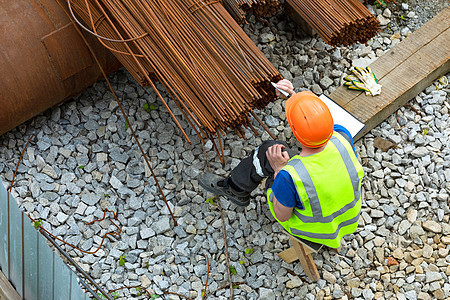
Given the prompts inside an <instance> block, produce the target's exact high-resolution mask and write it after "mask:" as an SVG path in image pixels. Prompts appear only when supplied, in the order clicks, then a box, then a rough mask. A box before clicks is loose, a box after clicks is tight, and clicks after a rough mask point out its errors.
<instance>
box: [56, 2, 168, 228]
mask: <svg viewBox="0 0 450 300" xmlns="http://www.w3.org/2000/svg"><path fill="white" fill-rule="evenodd" d="M57 1H58V4H59V5H60V6H61V8H62V9H63V10H64V12H65V13H66V14H67V17H68V18H69V19H70V21H71V22H72V23H73V25H74V27H75V29H76V30H77V32H78V33H79V34H80V37H81V38H82V39H83V41H84V43H85V44H86V46H87V47H88V49H89V52H90V53H91V54H92V56H93V58H94V60H95V62H96V63H97V65H98V67H99V69H100V70H101V72H102V74H103V77H104V78H105V80H106V83H107V84H108V86H109V89H110V90H111V92H112V94H113V96H114V98H115V99H116V101H117V104H118V105H119V108H120V110H121V112H122V115H123V117H124V119H125V121H126V122H127V124H128V125H129V128H130V130H131V133H132V135H133V138H134V140H135V141H136V144H137V145H138V147H139V150H140V151H141V153H142V156H143V157H144V160H145V162H146V164H147V166H148V168H149V169H150V172H151V173H152V177H153V178H154V179H155V182H156V185H157V187H158V190H159V192H160V194H161V196H162V198H163V200H164V203H165V204H166V207H167V209H168V210H169V213H170V215H171V216H172V220H173V222H174V224H175V226H177V220H176V219H175V216H174V215H173V213H172V210H171V209H170V206H169V203H168V201H167V199H166V196H165V195H164V193H163V191H162V188H161V186H160V185H159V182H158V179H157V178H156V175H155V173H154V172H153V169H152V167H151V165H150V162H149V161H148V158H147V155H146V154H145V152H144V150H143V149H142V146H141V143H140V142H139V140H138V138H137V136H136V134H135V133H134V129H133V126H132V124H131V123H130V121H129V119H128V116H127V114H126V113H125V110H124V109H123V107H122V104H121V103H120V101H119V98H117V95H116V93H115V92H114V89H113V88H112V85H111V82H110V81H109V80H108V77H107V76H106V73H105V71H104V70H103V68H102V66H101V64H100V62H99V60H98V58H97V56H96V55H95V53H94V51H93V50H92V48H91V46H90V45H89V43H88V42H87V40H86V38H85V37H84V35H83V33H82V32H81V30H80V28H79V27H78V26H76V24H75V21H74V20H73V19H72V18H71V16H70V14H69V13H67V11H66V10H65V9H64V7H63V5H62V4H61V3H60V2H59V1H60V0H57ZM68 1H70V0H68Z"/></svg>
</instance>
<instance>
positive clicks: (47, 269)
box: [37, 234, 54, 300]
mask: <svg viewBox="0 0 450 300" xmlns="http://www.w3.org/2000/svg"><path fill="white" fill-rule="evenodd" d="M45 241H46V239H45V238H44V237H43V236H42V235H40V234H39V236H38V245H39V246H38V247H39V250H38V271H39V277H38V298H37V299H39V300H45V299H49V300H50V299H53V278H54V267H53V265H54V264H53V252H52V250H51V249H50V248H49V246H48V245H47V244H46V242H45Z"/></svg>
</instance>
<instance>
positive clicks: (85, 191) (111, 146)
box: [0, 0, 450, 300]
mask: <svg viewBox="0 0 450 300" xmlns="http://www.w3.org/2000/svg"><path fill="white" fill-rule="evenodd" d="M397 1H398V2H399V7H400V8H398V7H396V6H394V5H393V4H389V8H387V9H386V8H377V7H376V6H370V5H369V9H371V10H372V11H373V12H374V13H376V14H377V15H378V16H379V19H380V21H383V23H385V25H383V28H384V31H383V32H380V33H379V35H378V36H377V37H375V38H373V39H372V40H371V41H369V42H368V44H367V45H354V46H352V47H338V48H331V47H329V46H328V45H326V44H325V43H324V42H323V41H322V40H321V39H320V38H318V37H317V36H315V37H304V36H301V35H300V34H299V33H298V30H297V29H296V27H295V26H294V24H292V22H290V21H289V20H288V19H286V17H285V16H284V15H283V14H279V15H277V16H275V17H273V18H271V19H269V21H270V24H272V25H271V26H268V25H266V24H264V23H261V22H259V21H257V20H256V18H254V17H252V16H250V17H249V18H248V19H249V24H248V25H245V26H244V30H245V31H246V32H247V34H249V36H250V37H251V38H252V39H253V41H254V42H255V43H256V44H257V45H258V46H259V47H260V49H261V50H262V51H263V53H264V54H265V55H266V56H267V57H268V58H269V60H270V61H271V62H272V63H273V64H274V66H275V67H276V68H278V70H280V72H281V73H282V75H283V76H284V77H285V78H287V79H290V80H292V81H293V83H294V86H296V87H297V91H300V90H303V89H309V90H312V91H313V92H314V93H317V94H320V93H325V94H329V93H331V92H332V91H333V90H335V89H336V88H337V87H338V86H339V85H340V84H341V82H342V78H343V76H344V74H345V73H346V72H348V69H349V67H350V66H351V65H352V64H356V65H358V64H367V63H369V62H371V61H373V60H374V59H376V57H379V56H381V55H382V54H383V53H384V52H385V51H387V50H388V49H390V48H391V47H392V46H393V45H395V44H397V43H398V42H400V41H401V40H402V39H403V38H405V36H407V35H408V34H410V33H411V32H412V31H414V30H416V29H417V28H419V27H420V26H421V25H423V24H424V23H425V22H426V21H427V20H429V19H431V18H432V17H433V16H434V15H435V14H436V13H438V12H439V11H440V10H441V9H443V8H444V7H446V6H448V3H446V1H444V0H442V1H436V0H434V1H414V0H410V1H409V2H407V3H400V0H397ZM400 15H401V16H402V17H400ZM380 16H381V17H380ZM109 78H110V80H111V82H112V85H113V88H114V90H115V91H116V93H117V94H118V96H119V97H120V99H121V101H122V104H123V106H124V109H125V110H126V111H127V112H128V114H129V116H130V124H131V125H132V126H133V128H135V129H136V132H137V136H138V138H139V140H140V142H141V143H142V146H143V149H144V151H145V152H146V153H147V155H148V157H149V159H150V162H151V165H152V168H153V170H154V172H155V174H156V176H157V178H158V181H159V184H160V185H161V187H162V189H163V191H164V194H165V196H166V198H167V200H168V201H169V202H170V206H171V209H172V211H173V212H174V215H175V218H176V220H177V222H178V225H177V226H174V222H173V220H172V218H171V216H170V214H169V211H168V209H167V208H166V206H165V204H164V201H163V200H162V199H161V196H160V194H159V192H158V189H157V187H156V184H155V180H154V179H153V178H152V177H151V174H150V171H149V170H148V168H147V167H146V165H145V163H144V160H143V159H142V156H141V153H140V151H139V149H138V147H137V145H136V143H135V142H134V140H133V139H132V136H131V133H130V129H129V128H128V124H125V121H124V120H123V118H122V115H121V112H120V110H119V109H118V106H117V104H116V102H115V100H114V98H113V96H112V94H111V92H110V91H109V90H108V88H107V86H106V84H105V81H100V82H98V83H96V84H94V85H93V86H92V87H90V88H88V89H87V90H86V91H85V92H83V93H82V94H80V95H79V96H77V97H75V98H74V99H72V100H69V101H67V102H65V103H63V104H61V105H60V106H58V107H54V108H52V109H49V110H48V111H46V112H44V113H43V114H41V115H39V116H37V117H35V118H33V119H32V120H30V121H28V122H26V123H25V124H22V125H21V126H19V127H17V128H16V129H13V130H11V131H10V132H8V133H6V134H4V135H3V136H1V137H0V146H1V147H0V174H1V177H2V180H3V181H4V184H5V185H8V186H9V183H10V182H11V180H12V177H13V171H14V169H15V166H16V164H17V161H18V159H19V157H20V151H21V150H22V149H23V147H24V145H25V143H26V141H27V140H28V138H29V137H30V136H31V134H34V135H35V136H36V140H34V141H33V142H32V143H31V144H30V145H29V146H28V148H27V150H26V153H25V155H24V158H23V160H22V162H21V164H20V166H19V169H18V174H17V177H16V181H15V184H14V196H15V197H16V199H17V200H18V202H19V205H20V206H21V207H22V208H23V209H24V210H25V211H26V213H27V214H29V215H31V216H32V217H33V218H35V219H42V221H43V227H44V228H46V229H48V230H49V231H50V232H52V233H53V234H54V235H56V236H59V237H61V238H63V239H64V240H66V241H68V242H70V243H72V244H74V245H76V246H77V247H79V248H80V249H83V250H85V251H93V250H95V249H97V248H98V246H99V245H100V242H101V238H102V236H103V235H104V234H105V233H107V232H112V231H114V230H115V228H114V226H113V225H112V224H111V223H110V221H108V220H104V221H101V222H99V223H94V224H92V225H87V223H88V222H91V221H93V220H94V219H99V218H101V217H102V216H103V209H105V208H108V209H110V210H114V211H115V210H116V209H117V210H118V221H117V223H118V225H119V226H120V227H121V228H122V234H121V235H120V236H109V237H108V238H107V239H106V240H105V243H104V244H103V246H102V248H101V249H100V250H99V251H98V252H96V253H95V254H84V253H82V252H81V251H78V250H74V249H72V248H70V247H65V246H63V247H64V248H65V249H66V250H67V252H68V253H69V254H70V255H71V256H72V257H73V258H74V259H75V260H76V261H77V262H78V263H79V264H80V266H81V267H82V268H83V269H85V270H86V271H88V272H89V274H90V275H91V276H92V277H93V278H95V279H96V280H97V282H98V283H100V284H101V285H102V286H104V287H105V288H106V289H107V290H113V289H117V288H120V287H124V286H136V285H142V286H143V287H145V288H147V289H148V291H150V293H151V294H159V295H160V294H162V293H163V292H166V291H170V292H175V293H179V294H182V295H184V296H187V297H191V298H193V299H194V298H195V299H201V297H202V294H201V290H202V289H203V288H204V285H205V283H206V279H207V275H208V266H207V261H206V257H208V258H209V281H208V289H207V294H208V295H209V296H208V298H209V299H228V297H229V295H230V291H229V289H227V288H225V289H220V288H221V287H222V286H224V285H226V282H227V278H228V277H227V266H226V260H225V254H224V240H223V235H222V222H221V217H220V212H219V209H218V206H217V203H214V205H213V204H212V203H210V202H209V201H207V199H208V198H209V197H211V195H209V194H206V193H205V192H204V191H203V190H202V189H201V188H200V187H199V185H198V182H197V180H196V177H197V175H198V174H199V173H200V172H203V171H204V170H207V169H208V168H210V169H211V170H213V171H215V172H216V173H218V174H227V173H228V172H229V171H230V170H231V168H233V167H234V166H235V165H236V164H237V163H238V162H239V159H240V158H242V157H244V156H246V155H248V154H249V153H250V152H251V150H252V149H253V147H255V146H257V145H258V144H259V143H260V142H261V141H262V140H266V139H270V137H269V135H268V134H267V133H266V132H264V131H263V130H262V128H261V127H260V126H259V125H258V123H257V122H254V126H255V128H257V130H258V131H259V133H260V135H259V136H255V135H254V133H253V132H252V131H251V130H246V131H245V135H246V138H247V139H245V140H244V139H239V138H238V137H237V136H236V135H234V134H232V133H230V134H228V135H227V136H225V139H224V154H225V156H226V163H225V166H222V164H221V163H220V160H219V158H218V156H217V154H216V152H215V150H214V148H213V145H212V143H211V142H210V141H208V142H207V143H206V144H205V146H204V148H203V147H202V145H201V143H200V140H199V138H198V137H197V136H196V134H195V132H194V130H193V129H192V128H190V127H189V125H188V123H187V122H186V121H185V120H183V118H182V114H181V112H180V111H179V110H178V109H176V108H174V110H173V111H174V113H175V115H176V116H177V117H178V119H179V120H180V123H181V124H182V126H183V127H184V128H186V132H187V133H188V134H189V135H190V139H191V141H192V144H189V143H188V142H187V141H186V140H185V139H184V137H183V135H182V134H181V133H180V131H179V130H178V129H177V127H176V125H175V124H174V122H173V121H172V119H171V117H170V115H169V113H168V112H167V111H166V109H165V108H164V107H163V105H162V104H161V103H160V102H159V100H158V99H157V98H156V94H155V93H154V92H153V91H152V90H151V89H147V88H142V87H140V86H139V85H138V84H137V83H136V82H135V81H134V79H133V78H132V77H131V76H130V75H129V74H128V73H127V72H126V71H125V70H123V69H121V70H119V71H117V72H116V73H114V74H112V75H111V76H110V77H109ZM447 79H448V80H450V75H449V74H447ZM441 81H442V82H444V81H443V80H441ZM442 82H439V81H436V82H434V83H433V84H432V85H431V86H430V87H428V88H426V89H425V90H424V91H423V92H421V93H420V94H419V95H418V96H417V97H415V98H414V99H411V101H410V102H409V104H408V105H406V106H405V107H402V108H400V109H399V110H398V111H397V112H396V113H395V114H393V115H392V116H390V117H389V118H388V119H387V120H385V121H384V122H382V123H381V124H380V125H379V126H377V127H376V128H375V129H373V130H372V131H371V132H370V133H369V134H367V135H366V136H365V137H364V138H362V139H361V140H359V141H358V142H357V143H356V149H357V153H358V155H359V158H360V160H361V161H362V164H363V166H364V169H365V172H366V178H365V179H364V182H363V189H364V201H363V208H362V215H361V218H360V221H359V226H358V229H357V231H356V233H355V234H353V235H350V236H347V237H346V238H345V245H344V246H343V247H342V249H341V250H340V252H339V253H337V252H335V251H330V250H328V249H323V250H321V251H320V252H319V253H318V254H316V255H315V256H314V259H315V262H316V264H317V266H318V268H319V271H320V273H321V278H322V279H320V280H319V281H318V282H317V283H311V282H309V281H308V280H306V281H304V280H302V279H301V278H300V277H302V278H303V277H304V272H303V270H302V268H301V266H300V264H299V263H292V264H287V263H285V262H283V261H282V260H281V259H280V258H279V257H278V256H277V254H278V253H279V252H281V251H282V250H284V249H287V248H288V247H289V241H288V238H287V237H286V236H284V235H283V234H282V227H281V226H280V225H279V224H277V223H276V222H275V221H274V220H273V218H272V217H271V215H270V211H269V209H268V206H267V204H266V200H265V197H264V193H263V187H262V186H261V188H259V189H257V190H255V191H254V192H253V194H252V201H251V204H250V205H249V206H248V207H247V208H246V209H243V208H237V207H236V206H234V205H233V204H231V203H229V201H227V200H226V199H224V198H221V200H220V203H221V206H222V208H223V210H224V215H225V219H226V232H227V237H228V239H227V243H228V256H229V259H230V263H231V265H232V266H233V271H234V272H233V273H234V274H233V275H232V278H233V281H234V282H245V283H244V284H240V285H239V287H238V288H237V289H235V290H234V295H235V297H234V298H235V299H364V300H371V299H408V300H409V299H449V298H450V283H449V276H450V255H449V250H450V225H449V217H450V209H449V193H450V146H449V145H450V126H449V124H450V120H449V110H450V101H449V93H450V86H448V85H443V83H442ZM163 95H165V94H164V93H163ZM374 99H375V100H376V98H374ZM169 105H170V106H175V105H174V103H173V102H171V101H169ZM283 106H284V103H283V101H282V100H277V101H275V102H274V103H271V104H269V105H268V106H267V107H266V109H264V110H263V111H258V112H257V114H258V115H259V116H261V117H262V119H263V120H264V122H265V123H266V124H267V125H268V126H269V127H270V128H271V130H272V131H273V132H274V133H275V134H276V135H277V137H278V139H280V140H286V141H287V142H288V143H289V144H290V145H292V146H293V147H295V146H298V143H297V142H296V140H295V137H294V136H293V135H292V133H291V131H290V129H289V126H288V124H287V121H286V118H285V115H284V112H283ZM144 108H146V109H144ZM376 137H381V138H384V139H387V140H389V141H391V142H392V143H394V144H395V145H396V147H393V148H391V149H389V150H387V151H383V150H381V149H378V148H377V147H376V143H375V142H374V140H375V138H376ZM205 155H206V157H207V158H206V157H205ZM293 274H294V275H293ZM295 274H298V275H300V277H299V276H296V275H295ZM139 293H140V292H139V291H138V290H137V289H135V288H131V289H123V290H120V291H119V292H118V294H119V295H120V297H119V299H144V297H143V296H138V294H139ZM164 297H165V298H166V299H181V298H179V297H178V296H175V295H171V296H163V298H164Z"/></svg>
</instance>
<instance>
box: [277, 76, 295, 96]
mask: <svg viewBox="0 0 450 300" xmlns="http://www.w3.org/2000/svg"><path fill="white" fill-rule="evenodd" d="M277 88H279V89H280V90H283V91H286V92H288V93H289V95H291V96H292V95H294V94H295V92H294V86H293V85H292V82H290V81H289V80H287V79H283V80H280V81H278V82H277ZM275 93H276V95H277V97H279V98H286V96H284V95H283V94H282V93H280V91H279V90H275Z"/></svg>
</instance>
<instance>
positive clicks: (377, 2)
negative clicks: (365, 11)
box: [373, 0, 387, 8]
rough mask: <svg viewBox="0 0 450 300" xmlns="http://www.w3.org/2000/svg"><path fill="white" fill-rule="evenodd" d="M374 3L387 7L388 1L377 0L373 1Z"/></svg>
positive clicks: (378, 6) (377, 5)
mask: <svg viewBox="0 0 450 300" xmlns="http://www.w3.org/2000/svg"><path fill="white" fill-rule="evenodd" d="M373 4H375V6H376V7H377V8H380V7H386V6H387V4H386V2H385V1H384V0H375V1H374V2H373Z"/></svg>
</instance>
